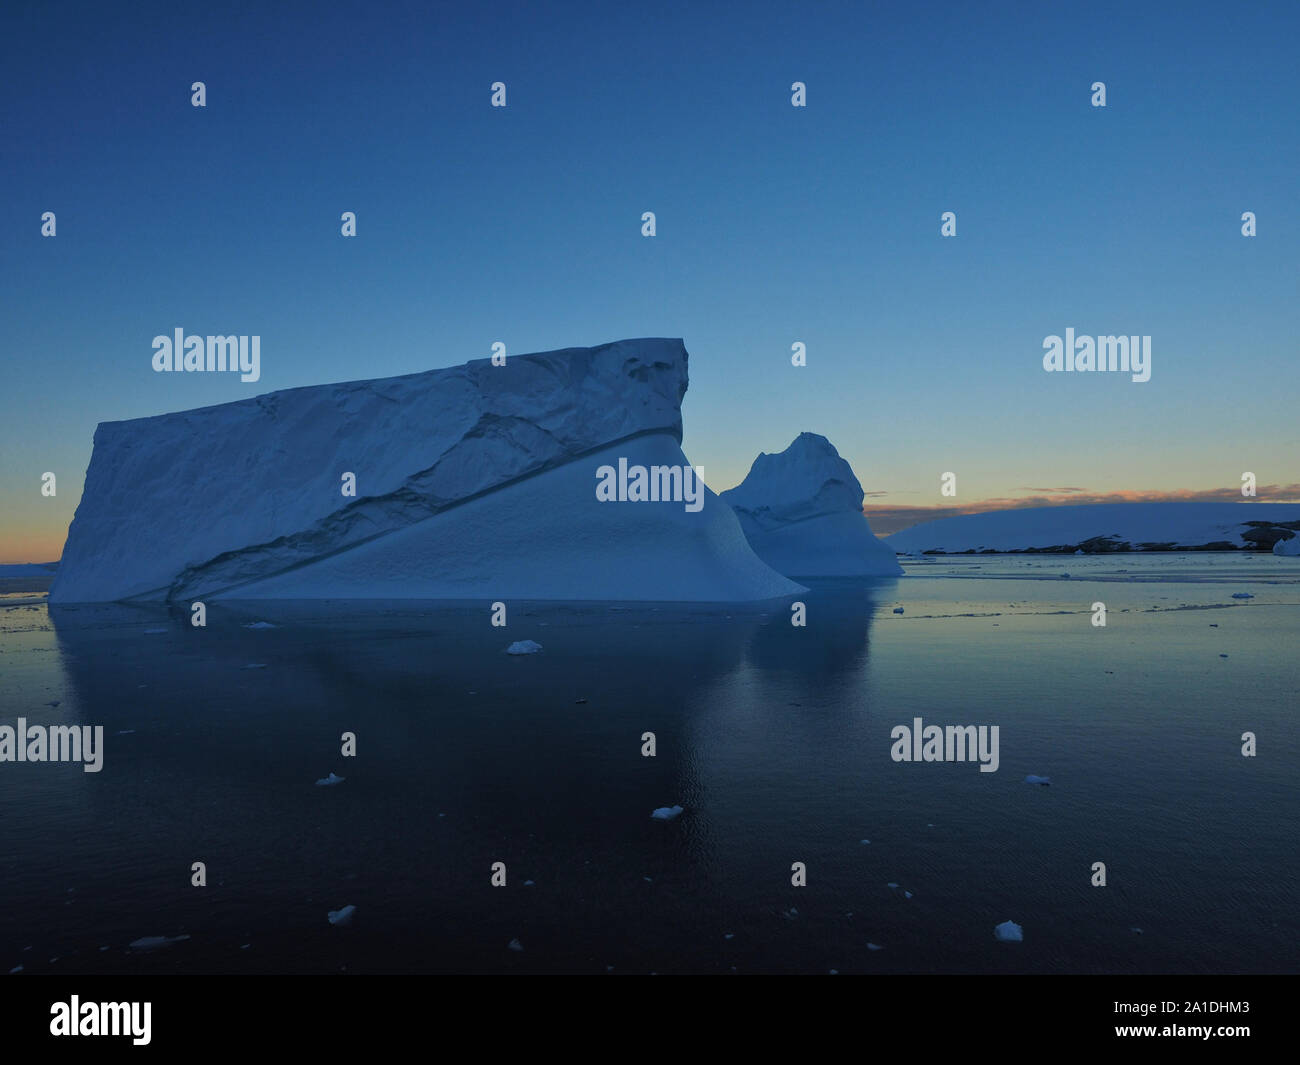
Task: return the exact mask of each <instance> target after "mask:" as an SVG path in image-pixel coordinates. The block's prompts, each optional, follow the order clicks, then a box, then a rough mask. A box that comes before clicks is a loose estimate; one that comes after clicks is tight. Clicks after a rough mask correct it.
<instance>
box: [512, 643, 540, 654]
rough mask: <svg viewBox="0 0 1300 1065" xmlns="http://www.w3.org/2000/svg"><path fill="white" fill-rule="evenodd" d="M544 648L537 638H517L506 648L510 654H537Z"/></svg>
mask: <svg viewBox="0 0 1300 1065" xmlns="http://www.w3.org/2000/svg"><path fill="white" fill-rule="evenodd" d="M541 649H542V645H541V644H540V643H537V642H536V641H535V640H516V641H515V642H514V643H512V644H511V645H510V646H509V647H507V648H506V654H508V655H535V654H537V652H538V651H540V650H541Z"/></svg>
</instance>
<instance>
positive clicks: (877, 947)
mask: <svg viewBox="0 0 1300 1065" xmlns="http://www.w3.org/2000/svg"><path fill="white" fill-rule="evenodd" d="M884 949H885V948H884V947H882V946H881V945H880V944H879V943H868V944H867V950H884Z"/></svg>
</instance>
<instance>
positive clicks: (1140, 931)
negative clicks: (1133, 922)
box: [1129, 928, 1142, 935]
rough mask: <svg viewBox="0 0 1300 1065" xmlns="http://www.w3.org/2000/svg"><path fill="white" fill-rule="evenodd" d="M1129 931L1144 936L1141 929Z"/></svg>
mask: <svg viewBox="0 0 1300 1065" xmlns="http://www.w3.org/2000/svg"><path fill="white" fill-rule="evenodd" d="M1129 931H1130V932H1136V933H1137V934H1138V935H1141V934H1142V929H1140V928H1130V929H1129Z"/></svg>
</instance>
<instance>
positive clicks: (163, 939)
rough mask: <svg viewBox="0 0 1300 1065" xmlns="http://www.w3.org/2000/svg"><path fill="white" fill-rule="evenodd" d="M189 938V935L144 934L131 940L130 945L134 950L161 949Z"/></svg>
mask: <svg viewBox="0 0 1300 1065" xmlns="http://www.w3.org/2000/svg"><path fill="white" fill-rule="evenodd" d="M189 938H190V937H189V936H142V937H141V938H139V939H133V940H131V942H130V943H129V944H128V945H129V946H130V948H131V949H132V950H160V949H161V948H163V947H170V946H171V945H172V944H173V943H179V942H181V941H182V940H185V939H189Z"/></svg>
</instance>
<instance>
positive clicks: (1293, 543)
mask: <svg viewBox="0 0 1300 1065" xmlns="http://www.w3.org/2000/svg"><path fill="white" fill-rule="evenodd" d="M1273 554H1275V555H1288V556H1290V557H1291V558H1295V557H1296V556H1297V555H1300V536H1293V537H1291V539H1289V540H1278V541H1277V542H1276V543H1274V544H1273Z"/></svg>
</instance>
